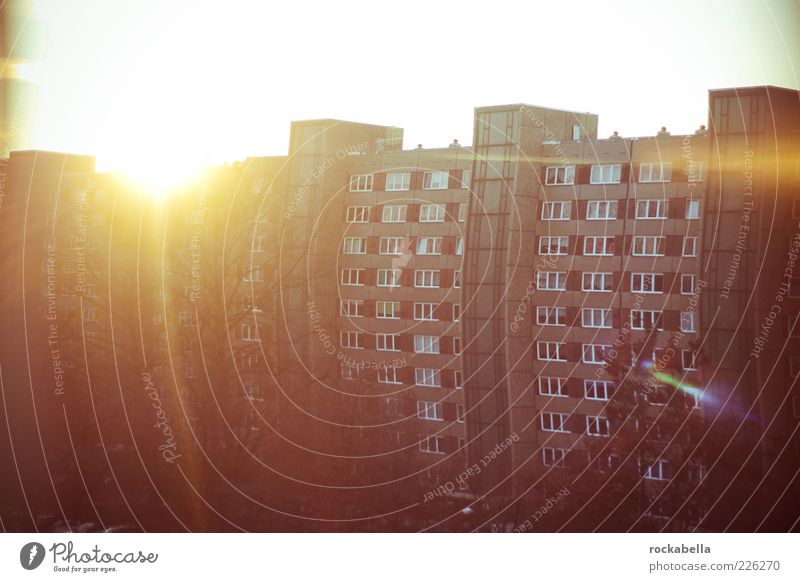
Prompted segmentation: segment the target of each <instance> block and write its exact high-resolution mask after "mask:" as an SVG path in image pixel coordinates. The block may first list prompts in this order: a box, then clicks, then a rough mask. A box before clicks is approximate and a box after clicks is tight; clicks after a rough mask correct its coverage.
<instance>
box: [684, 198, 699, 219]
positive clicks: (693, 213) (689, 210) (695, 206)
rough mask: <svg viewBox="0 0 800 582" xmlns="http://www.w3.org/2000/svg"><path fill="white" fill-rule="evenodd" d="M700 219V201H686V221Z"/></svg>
mask: <svg viewBox="0 0 800 582" xmlns="http://www.w3.org/2000/svg"><path fill="white" fill-rule="evenodd" d="M698 218H700V201H699V200H687V201H686V220H697V219H698Z"/></svg>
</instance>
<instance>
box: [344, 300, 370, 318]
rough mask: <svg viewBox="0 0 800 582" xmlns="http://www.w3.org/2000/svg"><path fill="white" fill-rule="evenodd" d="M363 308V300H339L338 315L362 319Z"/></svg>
mask: <svg viewBox="0 0 800 582" xmlns="http://www.w3.org/2000/svg"><path fill="white" fill-rule="evenodd" d="M363 307H364V300H363V299H340V300H339V315H340V316H342V317H350V318H353V317H364V314H363V313H362V308H363Z"/></svg>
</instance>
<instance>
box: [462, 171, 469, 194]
mask: <svg viewBox="0 0 800 582" xmlns="http://www.w3.org/2000/svg"><path fill="white" fill-rule="evenodd" d="M471 184H472V170H464V172H463V173H462V174H461V188H462V189H464V190H469V187H470V185H471Z"/></svg>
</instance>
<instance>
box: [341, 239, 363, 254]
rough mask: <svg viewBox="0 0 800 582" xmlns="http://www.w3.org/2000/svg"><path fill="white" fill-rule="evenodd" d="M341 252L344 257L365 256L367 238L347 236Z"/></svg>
mask: <svg viewBox="0 0 800 582" xmlns="http://www.w3.org/2000/svg"><path fill="white" fill-rule="evenodd" d="M343 252H344V254H345V255H366V254H367V237H365V236H348V237H345V239H344V245H343Z"/></svg>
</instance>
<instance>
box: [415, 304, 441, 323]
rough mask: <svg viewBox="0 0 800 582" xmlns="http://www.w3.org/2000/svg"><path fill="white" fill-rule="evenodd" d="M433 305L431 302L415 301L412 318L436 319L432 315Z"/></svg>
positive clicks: (421, 319)
mask: <svg viewBox="0 0 800 582" xmlns="http://www.w3.org/2000/svg"><path fill="white" fill-rule="evenodd" d="M434 308H435V305H434V304H433V303H415V304H414V319H416V320H417V321H437V319H436V317H435V315H434Z"/></svg>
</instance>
